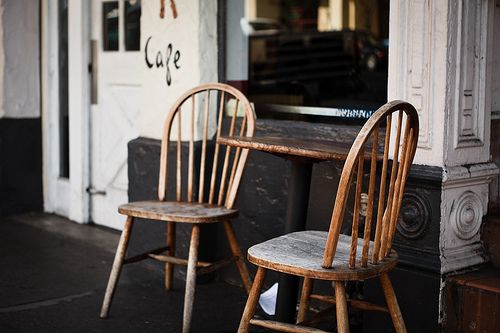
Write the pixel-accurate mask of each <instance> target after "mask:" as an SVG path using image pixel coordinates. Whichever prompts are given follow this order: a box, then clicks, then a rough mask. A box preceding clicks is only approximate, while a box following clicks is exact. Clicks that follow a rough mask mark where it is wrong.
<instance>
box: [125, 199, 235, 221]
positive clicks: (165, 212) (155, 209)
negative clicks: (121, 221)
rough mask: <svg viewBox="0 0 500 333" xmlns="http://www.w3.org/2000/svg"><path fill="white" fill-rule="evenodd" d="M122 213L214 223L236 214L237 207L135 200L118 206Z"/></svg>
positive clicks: (158, 218)
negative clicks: (228, 207)
mask: <svg viewBox="0 0 500 333" xmlns="http://www.w3.org/2000/svg"><path fill="white" fill-rule="evenodd" d="M118 212H119V213H120V214H123V215H128V216H133V217H141V218H146V219H154V220H161V221H170V222H184V223H214V222H221V221H224V220H226V219H229V218H232V217H235V216H237V215H238V210H237V209H227V208H225V207H221V206H217V205H209V204H200V203H192V202H177V201H158V200H149V201H136V202H130V203H127V204H124V205H121V206H120V207H118Z"/></svg>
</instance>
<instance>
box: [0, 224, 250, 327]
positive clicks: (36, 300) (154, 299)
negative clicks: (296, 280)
mask: <svg viewBox="0 0 500 333" xmlns="http://www.w3.org/2000/svg"><path fill="white" fill-rule="evenodd" d="M118 237H119V235H118V233H116V232H114V231H110V230H107V229H102V228H99V227H95V226H89V225H78V224H75V223H70V222H69V221H67V220H65V219H63V218H60V217H57V216H53V215H48V214H31V215H23V216H16V217H10V218H2V219H0V267H1V269H0V332H3V333H8V332H16V333H17V332H163V333H164V332H180V331H181V323H182V305H183V297H184V290H183V289H184V284H183V282H182V281H175V282H176V284H175V290H174V291H172V292H168V293H167V292H165V291H164V289H163V284H162V283H163V276H162V274H161V273H160V272H159V271H155V270H153V269H151V268H150V267H148V266H147V265H145V264H142V263H140V264H135V265H130V266H126V267H125V268H124V270H123V272H122V276H121V279H120V283H119V286H118V289H117V293H116V295H115V298H114V300H113V304H112V307H111V312H110V316H109V318H108V319H106V320H102V319H99V316H98V314H99V309H100V305H101V301H102V297H103V295H104V289H105V287H106V282H107V279H108V275H109V272H110V269H111V264H112V259H113V255H114V251H115V248H116V244H117V243H118ZM245 300H246V295H245V293H244V290H243V289H242V288H239V287H236V286H231V285H228V284H226V283H223V282H210V283H207V284H201V285H199V286H198V288H197V291H196V297H195V305H194V312H193V323H192V331H193V332H235V331H236V330H237V327H238V323H239V320H240V316H241V313H242V312H243V307H244V303H245Z"/></svg>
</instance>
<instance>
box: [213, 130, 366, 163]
mask: <svg viewBox="0 0 500 333" xmlns="http://www.w3.org/2000/svg"><path fill="white" fill-rule="evenodd" d="M217 142H218V143H221V144H225V145H231V146H235V147H240V148H247V149H255V150H260V151H264V152H269V153H272V154H275V155H279V154H283V155H287V156H296V157H297V158H300V157H304V158H309V159H315V160H318V161H321V160H324V161H327V160H337V161H344V160H345V159H346V158H347V155H348V154H349V148H350V145H349V144H346V143H341V142H333V141H332V142H327V141H324V140H307V139H296V138H291V137H274V136H256V137H253V138H247V137H242V136H239V137H238V136H236V137H234V136H223V137H219V139H218V140H217ZM367 158H369V156H367Z"/></svg>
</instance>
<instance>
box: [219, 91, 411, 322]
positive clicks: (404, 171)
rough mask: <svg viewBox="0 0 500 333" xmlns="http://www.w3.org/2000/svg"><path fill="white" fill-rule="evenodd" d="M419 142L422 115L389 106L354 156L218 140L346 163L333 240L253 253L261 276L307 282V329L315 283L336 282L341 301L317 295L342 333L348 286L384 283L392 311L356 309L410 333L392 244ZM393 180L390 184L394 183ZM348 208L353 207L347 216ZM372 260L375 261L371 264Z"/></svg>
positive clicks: (316, 147)
mask: <svg viewBox="0 0 500 333" xmlns="http://www.w3.org/2000/svg"><path fill="white" fill-rule="evenodd" d="M393 113H397V114H398V119H397V124H396V128H395V130H396V133H395V134H393V135H391V131H392V130H393V126H392V114H393ZM404 117H406V122H405V125H404V126H402V120H403V118H404ZM385 120H387V123H386V132H385V134H386V135H385V139H384V140H383V141H384V142H383V147H381V148H380V147H378V143H379V139H378V136H379V128H380V126H381V125H382V126H383V125H384V122H385ZM391 137H395V139H394V142H393V144H392V145H391V144H390V143H391ZM417 138H418V115H417V112H416V110H415V108H414V107H413V106H412V105H410V104H408V103H406V102H402V101H393V102H389V103H386V104H385V105H383V106H382V107H381V108H379V109H378V110H377V111H376V112H375V113H374V114H373V115H372V117H370V119H368V121H367V122H366V123H365V125H364V126H363V128H362V129H361V130H360V132H359V134H358V136H357V138H356V140H355V141H354V142H353V144H352V146H351V148H350V149H349V150H348V152H347V150H346V146H345V145H344V146H338V145H335V144H332V145H330V146H329V147H328V148H327V147H325V146H324V145H323V143H320V142H314V141H313V142H305V141H303V140H298V139H294V138H274V137H263V138H253V139H246V138H233V137H220V138H219V140H218V142H220V143H225V144H229V145H233V146H236V147H243V148H250V149H257V150H262V151H267V152H271V153H274V154H278V155H279V154H286V155H294V156H299V157H302V158H309V159H315V160H322V159H340V160H343V159H345V163H344V168H343V170H342V174H341V177H340V181H339V186H338V190H337V196H336V199H335V205H334V208H333V212H332V218H331V221H330V227H329V231H328V232H325V231H299V232H294V233H290V234H287V235H284V236H280V237H276V238H273V239H271V240H268V241H265V242H263V243H260V244H257V245H254V246H252V247H251V248H250V249H249V250H248V259H249V261H250V262H252V263H254V264H255V265H257V266H259V270H261V269H262V268H265V269H271V270H274V271H278V272H282V273H287V274H292V275H296V276H302V277H304V278H305V282H304V286H303V294H302V297H301V305H300V309H299V316H298V321H299V322H303V323H306V322H308V321H307V320H304V318H305V314H306V313H307V310H308V309H307V308H308V303H309V299H310V298H311V297H310V295H309V294H310V290H311V286H312V279H321V280H331V281H334V282H335V283H334V285H335V298H332V297H329V296H320V295H314V298H316V299H320V298H321V297H323V298H324V299H322V300H327V301H329V302H330V303H334V304H335V305H336V312H337V331H338V332H349V320H348V311H347V304H348V302H347V300H346V295H345V287H344V284H345V282H346V281H353V280H366V279H369V278H374V277H380V279H381V282H382V285H383V289H384V294H385V296H386V299H387V303H388V307H387V309H386V308H384V307H382V306H379V305H376V304H371V303H368V302H350V303H351V305H353V306H355V307H356V306H357V307H358V308H360V309H364V310H375V311H381V312H387V311H389V312H390V314H391V317H392V319H393V322H394V326H395V328H396V330H397V331H398V332H405V331H406V329H405V328H404V322H403V319H402V315H401V313H400V311H399V307H398V305H397V300H396V296H395V294H394V290H393V289H392V286H391V285H390V282H389V279H388V277H387V272H389V271H390V270H391V269H393V268H394V267H395V266H396V264H397V259H398V255H397V253H396V252H395V251H394V250H391V244H392V240H393V237H394V232H395V230H396V227H395V226H396V224H397V221H398V219H397V218H398V215H399V212H400V206H401V202H402V198H403V192H404V186H405V183H406V180H407V177H408V172H409V168H410V165H411V163H412V161H413V157H414V154H415V150H416V146H417ZM401 142H402V144H401ZM389 149H392V150H393V154H392V156H393V158H394V160H393V161H392V164H391V167H390V168H389V163H390V161H389V158H388V157H389ZM379 152H380V153H379ZM367 160H368V161H370V163H367V165H369V170H370V172H369V173H368V177H366V173H365V168H364V166H363V164H364V162H365V161H367ZM378 161H382V163H381V164H382V172H381V173H382V174H381V176H380V184H379V191H378V194H379V198H378V206H377V212H376V214H377V220H376V221H377V222H376V227H375V229H376V232H375V240H374V241H371V240H370V232H371V220H372V218H373V215H374V211H373V210H374V209H373V208H374V206H375V201H376V198H375V193H376V188H377V177H376V171H377V164H378ZM389 170H390V171H389ZM354 173H356V174H357V176H356V178H354ZM388 174H390V176H389V178H388V179H387V176H388ZM364 178H368V196H367V197H368V203H367V205H366V218H365V221H364V222H365V228H364V235H363V238H358V227H359V225H360V224H361V223H360V216H362V215H364V213H362V210H361V208H360V204H361V200H360V198H361V192H362V191H363V182H364ZM353 189H354V190H353ZM351 192H354V193H351ZM353 195H354V207H352V204H353V203H352V201H353V200H348V198H350V197H352V196H353ZM348 205H351V206H349V208H347V206H348ZM346 210H347V211H349V212H353V213H352V216H348V217H345V216H344V214H345V212H346ZM344 223H346V224H347V225H348V223H350V224H351V235H344V234H341V233H340V231H341V230H342V225H343V224H344ZM369 258H371V259H372V260H371V261H370V260H369ZM358 263H361V265H358ZM250 323H252V324H255V325H259V326H263V327H267V328H271V329H276V330H281V331H283V332H309V331H307V330H303V327H302V326H298V325H291V324H285V323H278V322H272V321H262V320H257V319H251V320H250Z"/></svg>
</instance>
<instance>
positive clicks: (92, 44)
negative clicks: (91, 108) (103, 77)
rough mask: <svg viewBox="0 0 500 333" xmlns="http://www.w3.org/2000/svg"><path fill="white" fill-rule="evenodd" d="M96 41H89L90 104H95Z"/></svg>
mask: <svg viewBox="0 0 500 333" xmlns="http://www.w3.org/2000/svg"><path fill="white" fill-rule="evenodd" d="M98 45H99V44H97V40H95V39H93V40H91V41H90V52H91V54H90V57H91V58H90V103H91V104H97V51H98Z"/></svg>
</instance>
